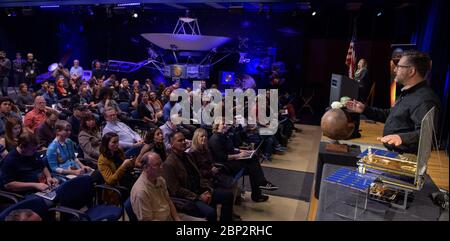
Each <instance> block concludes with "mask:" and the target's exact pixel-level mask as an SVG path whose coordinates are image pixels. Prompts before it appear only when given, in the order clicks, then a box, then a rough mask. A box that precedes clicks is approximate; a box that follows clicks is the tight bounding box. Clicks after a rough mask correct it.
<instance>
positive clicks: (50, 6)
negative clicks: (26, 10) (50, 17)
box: [39, 5, 59, 8]
mask: <svg viewBox="0 0 450 241" xmlns="http://www.w3.org/2000/svg"><path fill="white" fill-rule="evenodd" d="M39 7H40V8H59V5H41V6H39Z"/></svg>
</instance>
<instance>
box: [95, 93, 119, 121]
mask: <svg viewBox="0 0 450 241" xmlns="http://www.w3.org/2000/svg"><path fill="white" fill-rule="evenodd" d="M99 98H100V102H98V103H97V107H98V111H99V113H100V114H104V113H105V110H106V109H108V108H112V109H115V110H116V111H117V113H118V114H120V113H121V112H122V111H121V110H120V108H119V105H118V104H117V102H116V101H115V100H113V99H112V90H111V89H110V88H106V87H103V88H101V89H100V93H99Z"/></svg>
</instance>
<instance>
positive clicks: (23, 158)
mask: <svg viewBox="0 0 450 241" xmlns="http://www.w3.org/2000/svg"><path fill="white" fill-rule="evenodd" d="M18 142H19V146H18V147H17V148H16V149H15V150H13V151H11V152H10V153H8V155H7V156H6V157H5V159H4V160H3V161H2V164H1V169H0V184H1V185H2V187H1V188H2V189H3V188H5V189H6V190H9V191H13V192H18V193H21V194H27V193H31V192H36V191H43V190H46V189H47V188H48V187H49V186H53V185H57V184H58V180H56V179H55V178H53V177H52V176H51V174H50V171H49V170H48V168H47V166H46V163H45V161H43V160H41V159H38V158H36V156H35V153H36V149H37V144H38V140H37V138H36V136H34V135H32V134H29V133H23V134H22V135H20V137H19V141H18Z"/></svg>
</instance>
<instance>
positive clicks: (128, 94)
mask: <svg viewBox="0 0 450 241" xmlns="http://www.w3.org/2000/svg"><path fill="white" fill-rule="evenodd" d="M132 97H133V91H132V90H131V88H130V84H129V82H128V80H127V79H126V78H123V79H122V81H121V84H120V89H119V101H120V102H127V103H131V101H132Z"/></svg>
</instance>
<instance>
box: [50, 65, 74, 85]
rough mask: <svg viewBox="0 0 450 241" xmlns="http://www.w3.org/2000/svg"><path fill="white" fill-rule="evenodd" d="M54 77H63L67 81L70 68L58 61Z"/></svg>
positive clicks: (53, 73)
mask: <svg viewBox="0 0 450 241" xmlns="http://www.w3.org/2000/svg"><path fill="white" fill-rule="evenodd" d="M52 77H53V78H54V79H62V80H63V81H64V83H66V82H65V81H68V80H69V78H70V72H69V69H67V68H64V65H63V64H62V63H58V67H57V68H56V69H55V70H53V72H52Z"/></svg>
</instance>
